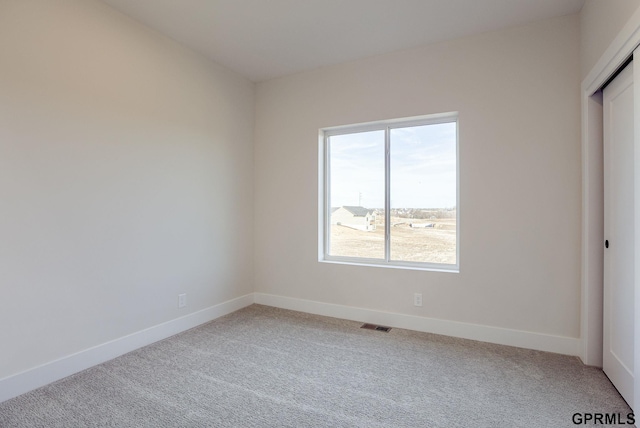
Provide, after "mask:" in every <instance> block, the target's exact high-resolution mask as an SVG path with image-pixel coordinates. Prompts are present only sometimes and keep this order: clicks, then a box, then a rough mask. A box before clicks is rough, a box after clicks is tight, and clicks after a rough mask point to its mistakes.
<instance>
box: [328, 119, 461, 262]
mask: <svg viewBox="0 0 640 428" xmlns="http://www.w3.org/2000/svg"><path fill="white" fill-rule="evenodd" d="M457 140H458V137H457V118H456V116H454V115H447V116H445V117H443V116H439V117H436V118H424V119H421V120H410V121H406V122H404V123H403V122H397V121H394V122H393V123H390V124H384V123H382V124H372V125H368V126H364V127H362V126H359V127H354V128H340V129H337V130H327V131H326V132H325V139H324V144H325V169H324V172H325V175H326V176H325V192H326V194H325V210H326V212H325V229H326V230H325V235H324V236H325V238H324V239H325V242H324V249H325V251H324V253H325V259H328V260H331V259H336V260H351V261H355V262H358V261H361V262H365V263H366V262H367V261H371V262H372V263H376V264H377V263H380V262H383V263H390V264H419V265H449V266H457V263H458V260H457V241H458V239H457V238H458V237H457V229H458V228H457V218H458V216H457V198H458V195H457ZM387 212H388V213H389V215H387ZM387 231H388V233H387Z"/></svg>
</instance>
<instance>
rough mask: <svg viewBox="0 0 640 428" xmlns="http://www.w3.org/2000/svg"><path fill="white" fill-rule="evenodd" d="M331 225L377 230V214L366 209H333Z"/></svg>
mask: <svg viewBox="0 0 640 428" xmlns="http://www.w3.org/2000/svg"><path fill="white" fill-rule="evenodd" d="M331 224H337V225H342V226H347V227H351V228H353V229H358V230H365V231H372V230H376V213H375V212H374V211H373V210H370V209H368V208H365V207H352V206H342V207H339V208H332V209H331Z"/></svg>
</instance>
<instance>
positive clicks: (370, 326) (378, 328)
mask: <svg viewBox="0 0 640 428" xmlns="http://www.w3.org/2000/svg"><path fill="white" fill-rule="evenodd" d="M360 328H366V329H367V330H376V331H384V332H385V333H389V330H391V327H385V326H383V325H375V324H362V327H360Z"/></svg>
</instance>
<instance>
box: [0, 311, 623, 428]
mask: <svg viewBox="0 0 640 428" xmlns="http://www.w3.org/2000/svg"><path fill="white" fill-rule="evenodd" d="M360 325H361V324H360V323H356V322H351V321H344V320H338V319H333V318H325V317H320V316H315V315H308V314H303V313H299V312H292V311H286V310H281V309H275V308H270V307H266V306H259V305H253V306H250V307H248V308H245V309H243V310H240V311H238V312H235V313H233V314H231V315H227V316H226V317H223V318H219V319H218V320H215V321H213V322H211V323H208V324H205V325H202V326H200V327H197V328H195V329H193V330H189V331H187V332H185V333H182V334H179V335H177V336H174V337H172V338H169V339H167V340H164V341H161V342H158V343H155V344H153V345H150V346H147V347H145V348H142V349H139V350H137V351H134V352H131V353H129V354H127V355H124V356H122V357H120V358H117V359H115V360H112V361H110V362H108V363H105V364H102V365H100V366H96V367H94V368H91V369H89V370H86V371H84V372H82V373H79V374H77V375H74V376H71V377H68V378H66V379H63V380H61V381H58V382H56V383H53V384H51V385H48V386H46V387H43V388H40V389H38V390H36V391H32V392H30V393H28V394H25V395H22V396H20V397H17V398H15V399H12V400H9V401H7V402H4V403H2V404H0V427H3V428H14V427H16V428H18V427H29V428H33V427H64V428H73V427H154V428H157V427H367V428H369V427H421V428H424V427H491V428H495V427H527V428H529V427H545V428H546V427H574V426H576V425H575V424H574V422H573V420H572V417H573V414H575V413H608V414H611V413H620V414H621V417H622V420H623V421H626V415H627V413H629V412H630V409H629V407H628V406H627V405H626V403H625V402H624V400H623V399H622V398H621V397H620V395H618V393H617V392H616V390H615V389H614V388H613V386H612V385H611V383H610V382H609V381H608V380H607V378H606V377H605V376H604V374H603V373H602V371H600V370H598V369H596V368H592V367H586V366H584V365H583V364H582V363H581V362H580V361H579V360H578V359H577V358H574V357H567V356H563V355H557V354H550V353H545V352H538V351H531V350H526V349H520V348H512V347H506V346H498V345H491V344H487V343H481V342H474V341H469V340H463V339H455V338H450V337H445V336H437V335H432V334H426V333H417V332H411V331H407V330H400V329H392V330H391V332H389V333H383V332H379V331H372V330H365V329H360V328H359V327H360ZM600 426H602V425H600Z"/></svg>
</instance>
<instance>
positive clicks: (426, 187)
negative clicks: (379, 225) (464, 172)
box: [390, 122, 457, 264]
mask: <svg viewBox="0 0 640 428" xmlns="http://www.w3.org/2000/svg"><path fill="white" fill-rule="evenodd" d="M456 140H457V138H456V123H455V122H452V123H441V124H434V125H422V126H413V127H407V128H397V129H392V130H391V134H390V143H391V147H390V163H391V171H390V176H391V183H390V186H391V242H390V245H391V259H392V260H397V261H411V262H425V263H445V264H456V232H457V225H456V203H457V202H456Z"/></svg>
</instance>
